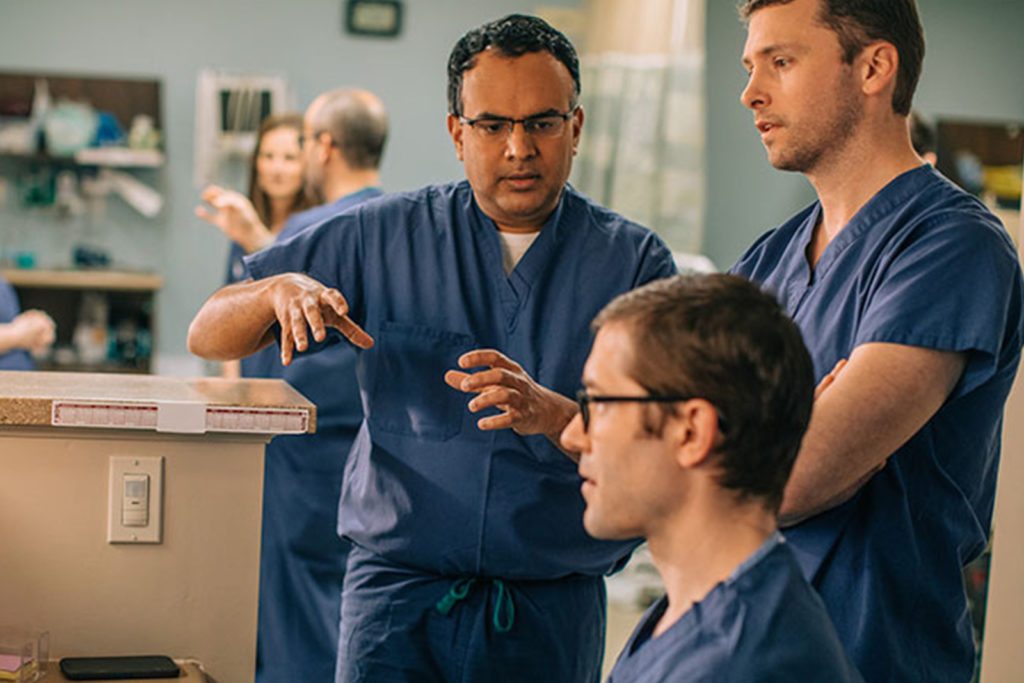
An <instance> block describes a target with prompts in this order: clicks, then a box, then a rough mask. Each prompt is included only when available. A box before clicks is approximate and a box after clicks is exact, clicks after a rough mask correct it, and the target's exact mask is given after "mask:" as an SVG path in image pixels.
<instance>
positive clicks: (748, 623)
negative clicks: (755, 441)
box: [607, 534, 863, 683]
mask: <svg viewBox="0 0 1024 683" xmlns="http://www.w3.org/2000/svg"><path fill="white" fill-rule="evenodd" d="M667 608H668V599H667V598H664V597H663V598H661V599H660V600H659V601H658V602H656V603H654V604H653V605H651V607H650V609H648V610H647V612H646V614H644V616H643V618H642V619H641V620H640V624H639V625H638V626H637V628H636V631H634V632H633V635H632V636H631V637H630V639H629V642H628V643H626V647H625V648H623V650H622V652H621V653H620V654H619V658H618V660H616V662H615V667H614V668H613V669H612V672H611V674H610V675H609V677H608V680H607V683H669V682H670V681H678V682H679V683H683V682H685V683H712V682H714V683H769V682H777V683H794V682H796V681H799V682H800V683H816V682H820V683H859V682H860V681H862V680H863V679H862V678H861V676H860V674H859V673H857V669H856V668H854V666H853V664H852V663H851V662H850V660H849V658H848V657H847V656H846V653H845V652H844V651H843V646H842V645H841V644H840V643H839V638H838V637H837V636H836V633H835V629H833V628H832V623H831V622H830V621H829V618H828V613H826V612H825V606H824V605H823V604H822V603H821V598H819V597H818V596H817V594H816V593H815V592H814V590H813V589H812V588H811V586H810V585H809V584H808V583H807V579H805V578H804V577H803V575H802V574H801V573H800V568H799V567H798V566H797V564H796V560H795V559H794V558H793V554H792V553H791V552H790V550H789V548H788V547H787V546H786V543H784V542H783V541H782V540H781V537H780V536H779V535H778V534H775V535H774V536H772V537H771V538H769V539H768V540H767V541H765V542H764V544H762V545H761V547H760V548H758V550H757V551H755V552H754V554H753V555H751V556H750V557H749V558H747V559H746V560H745V561H744V562H743V564H741V565H740V566H739V567H738V568H737V569H736V571H735V572H733V574H732V576H730V577H729V578H728V579H727V580H725V581H723V582H722V583H719V584H718V585H717V586H715V587H714V588H713V589H711V592H710V593H708V594H707V595H706V596H705V597H704V598H703V599H702V600H701V601H700V602H698V603H696V604H694V605H693V606H692V607H691V608H690V609H689V610H688V611H687V612H686V613H685V614H683V615H682V616H681V617H680V618H679V619H678V620H677V621H676V622H675V623H674V624H672V625H671V626H670V627H669V628H668V630H666V631H665V632H664V633H662V634H661V635H659V636H658V637H656V638H654V637H652V634H653V632H654V628H655V626H657V624H658V621H659V620H660V619H661V617H662V615H663V614H665V610H666V609H667Z"/></svg>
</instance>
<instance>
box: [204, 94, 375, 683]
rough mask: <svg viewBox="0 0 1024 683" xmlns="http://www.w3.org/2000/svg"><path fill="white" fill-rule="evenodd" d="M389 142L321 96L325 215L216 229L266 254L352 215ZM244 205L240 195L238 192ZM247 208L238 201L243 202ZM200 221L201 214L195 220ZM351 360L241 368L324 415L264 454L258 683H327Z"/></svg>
mask: <svg viewBox="0 0 1024 683" xmlns="http://www.w3.org/2000/svg"><path fill="white" fill-rule="evenodd" d="M387 134H388V118H387V112H386V111H385V109H384V105H383V104H382V103H381V102H380V100H379V99H377V97H375V96H374V95H373V94H372V93H369V92H367V91H365V90H355V89H349V88H343V89H338V90H332V91H329V92H326V93H324V94H322V95H320V96H319V97H317V98H316V99H315V100H313V102H312V104H310V105H309V108H308V109H307V110H306V114H305V116H304V119H303V135H302V156H303V162H304V167H305V174H306V183H307V185H308V187H309V189H310V190H312V191H313V193H315V194H316V195H318V196H320V197H321V198H323V199H324V200H325V202H326V203H325V204H322V205H320V206H316V207H314V208H312V209H308V210H306V211H303V212H301V213H297V214H295V215H293V216H292V217H291V218H289V219H288V222H287V223H286V224H285V226H284V228H282V229H281V231H280V232H279V233H278V234H277V235H276V236H275V235H273V234H271V233H270V232H269V230H267V229H266V227H265V226H263V225H262V224H260V223H259V222H258V221H253V220H252V219H251V217H252V216H255V211H252V212H249V211H246V210H245V207H244V206H243V207H240V208H239V207H236V206H235V205H234V203H233V202H230V201H229V202H223V203H222V205H221V206H218V202H217V201H216V199H218V198H217V197H210V198H207V196H206V195H205V194H204V199H206V200H207V201H209V202H210V203H211V204H212V205H213V206H214V209H215V210H217V211H218V213H217V214H214V215H213V216H212V217H213V218H214V220H210V219H209V218H208V219H207V220H210V222H212V223H214V224H215V225H217V226H218V227H220V228H221V229H222V230H223V231H224V232H225V233H226V234H227V235H228V236H229V237H231V238H232V239H233V240H235V241H236V242H239V243H245V244H258V245H260V246H258V247H257V249H255V250H259V249H261V248H264V247H266V246H269V245H270V244H278V243H281V242H285V241H287V240H288V239H290V238H291V237H293V236H295V235H297V234H299V233H301V232H303V231H304V230H306V229H307V228H311V227H312V226H314V225H317V224H319V223H321V222H323V221H325V220H327V219H329V218H332V217H334V216H336V215H338V214H340V213H342V212H344V211H345V210H346V209H349V208H351V207H354V206H357V205H359V204H362V203H363V202H365V201H367V200H369V199H373V198H374V197H378V196H380V195H381V194H382V192H381V190H380V188H379V185H380V175H379V167H380V161H381V156H382V154H383V151H384V143H385V142H386V140H387ZM233 194H236V195H237V194H238V193H233ZM238 197H241V199H242V200H243V201H246V202H248V200H247V199H245V198H244V197H242V196H241V195H238ZM200 216H201V217H204V218H205V216H202V214H200ZM355 360H356V356H355V350H354V349H353V348H352V347H351V346H350V345H349V344H336V345H335V346H334V347H332V348H329V349H325V350H324V351H323V352H321V353H318V354H315V355H309V356H304V357H302V358H296V359H295V360H294V361H292V363H291V364H290V365H288V366H287V367H285V366H283V365H282V364H281V360H280V349H279V348H278V346H277V345H276V344H272V345H271V346H269V347H267V348H265V349H263V350H262V351H260V352H258V353H255V354H253V355H251V356H249V357H247V358H243V359H242V376H243V377H278V378H281V379H284V380H286V381H287V382H288V383H289V384H291V385H292V386H294V387H295V388H296V389H298V390H299V391H300V392H302V394H303V395H305V396H306V397H307V398H308V399H309V400H310V401H312V402H313V403H315V404H316V407H317V431H316V433H315V434H306V435H301V436H281V437H277V438H275V439H274V440H273V441H271V442H270V443H269V444H268V445H267V451H266V467H265V475H264V485H263V534H262V546H261V550H260V599H259V627H258V636H257V648H256V660H257V664H256V681H257V682H258V683H275V682H279V681H308V682H309V683H317V682H318V681H332V680H333V679H334V667H335V658H336V653H337V646H338V622H339V619H340V614H341V588H342V582H343V580H344V577H345V564H346V562H347V559H348V551H349V543H348V542H347V541H344V540H342V539H341V538H340V537H339V536H338V533H337V526H338V498H339V495H340V492H341V478H342V472H343V471H344V468H345V460H346V458H345V455H346V454H347V453H348V451H349V449H350V448H351V446H352V442H353V440H354V439H355V435H356V433H357V432H358V431H359V426H360V424H361V423H362V419H363V411H362V405H361V402H360V398H359V384H358V382H357V380H356V376H355Z"/></svg>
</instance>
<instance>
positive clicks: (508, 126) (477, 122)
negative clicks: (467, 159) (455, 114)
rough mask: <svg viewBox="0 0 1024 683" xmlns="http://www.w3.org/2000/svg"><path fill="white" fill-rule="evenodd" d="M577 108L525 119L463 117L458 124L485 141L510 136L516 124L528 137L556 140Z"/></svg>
mask: <svg viewBox="0 0 1024 683" xmlns="http://www.w3.org/2000/svg"><path fill="white" fill-rule="evenodd" d="M577 109H579V106H578V105H577V106H575V107H573V108H572V109H570V110H569V111H567V112H566V113H564V114H562V113H558V112H553V113H550V114H537V115H536V116H527V117H526V118H525V119H510V118H507V117H504V116H479V117H477V118H475V119H468V118H466V117H465V116H460V117H459V123H461V124H463V125H465V126H469V127H470V128H472V129H473V132H474V133H476V134H477V135H479V136H480V137H482V138H484V139H485V140H501V139H504V138H507V137H508V136H510V135H512V131H513V130H514V129H515V126H516V124H517V123H518V124H520V125H521V126H522V127H523V131H524V132H525V133H526V134H527V135H530V136H535V137H539V138H556V137H558V136H559V135H561V134H562V133H564V132H565V122H566V121H568V120H569V119H570V118H572V115H573V114H575V113H576V110H577Z"/></svg>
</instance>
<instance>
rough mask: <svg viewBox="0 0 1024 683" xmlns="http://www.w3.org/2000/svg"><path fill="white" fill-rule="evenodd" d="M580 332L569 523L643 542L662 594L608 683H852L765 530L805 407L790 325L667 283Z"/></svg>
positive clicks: (808, 387) (765, 309) (745, 287)
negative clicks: (579, 497)
mask: <svg viewBox="0 0 1024 683" xmlns="http://www.w3.org/2000/svg"><path fill="white" fill-rule="evenodd" d="M594 328H595V329H596V330H597V336H596V338H595V339H594V345H593V348H592V349H591V351H590V357H589V358H588V359H587V362H586V365H585V366H584V369H583V386H584V389H583V390H582V391H581V392H580V393H579V395H578V400H579V404H580V411H579V414H578V415H577V416H576V417H575V418H573V420H572V422H570V423H569V425H568V426H567V427H566V428H565V431H564V432H563V433H562V443H563V444H564V446H565V447H566V448H567V449H570V450H572V451H577V452H579V453H580V459H579V473H580V476H581V477H583V486H582V491H583V497H584V499H585V500H586V511H585V512H584V515H583V525H584V526H585V527H586V530H587V532H588V533H590V534H591V535H592V536H594V537H595V538H602V539H628V538H636V537H644V538H646V539H647V542H648V544H649V546H650V550H651V556H652V558H653V559H654V564H655V566H656V567H657V569H658V572H659V573H660V574H661V577H662V581H663V583H664V585H665V589H666V593H667V595H666V596H665V597H663V598H661V599H660V600H658V601H657V602H655V603H654V604H653V605H652V606H651V608H650V609H649V610H648V611H647V613H646V614H645V615H644V617H643V619H641V621H640V623H639V625H638V626H637V629H636V631H635V632H634V633H633V636H632V638H630V640H629V642H628V643H627V645H626V647H625V649H623V651H622V653H621V654H620V655H619V658H618V661H617V662H616V664H615V668H614V669H613V670H612V672H611V676H610V677H609V679H608V680H609V681H611V682H613V683H623V682H627V681H628V682H640V681H643V682H644V683H655V682H661V681H744V682H747V681H750V682H753V681H769V680H770V681H807V682H813V681H821V682H822V683H824V682H826V681H827V682H828V683H841V682H843V681H860V680H861V677H860V675H859V674H858V673H857V670H856V669H855V668H854V667H853V665H852V664H851V663H850V661H849V660H848V659H847V657H846V655H845V653H844V652H843V647H842V645H841V644H840V643H839V638H838V636H836V633H835V630H834V628H833V627H832V624H831V622H830V621H829V617H828V614H827V613H826V612H825V607H824V605H823V604H822V602H821V599H820V598H819V597H818V596H817V595H816V594H815V593H814V590H813V589H812V588H811V586H810V584H808V583H807V580H806V579H805V578H804V577H803V575H802V574H801V573H800V568H799V566H798V565H797V563H796V559H795V558H794V557H793V554H792V552H791V551H790V550H789V548H788V546H787V545H786V543H785V542H784V541H783V539H782V537H781V536H780V535H779V533H778V531H777V514H778V509H779V504H780V502H781V501H782V492H783V488H784V486H785V484H786V479H787V478H788V476H789V472H790V469H791V468H792V465H793V461H794V460H795V458H796V454H797V451H798V450H799V447H800V440H801V438H802V437H803V434H804V431H805V430H806V428H807V424H808V422H809V420H810V415H811V403H812V397H813V394H814V376H813V367H812V365H811V359H810V356H809V355H808V353H807V350H806V349H805V348H804V345H803V341H802V339H801V336H800V331H799V330H798V329H797V327H796V325H795V324H793V322H792V321H791V320H790V319H789V318H788V317H787V316H786V314H785V313H784V312H783V310H782V308H781V307H780V306H779V304H778V303H777V302H776V301H775V300H774V298H772V297H771V296H770V295H768V294H765V293H763V292H761V291H760V290H759V289H758V287H757V286H755V285H754V284H752V283H751V282H749V281H748V280H746V279H744V278H741V277H737V276H734V275H699V276H682V275H680V276H676V277H674V278H669V279H664V280H659V281H657V282H653V283H650V284H648V285H645V286H643V287H640V288H638V289H635V290H633V291H631V292H628V293H626V294H623V295H621V296H619V297H617V298H615V299H614V300H613V301H612V302H611V303H610V304H608V306H607V307H605V308H604V310H602V311H601V313H600V314H599V315H598V316H597V318H596V319H595V320H594Z"/></svg>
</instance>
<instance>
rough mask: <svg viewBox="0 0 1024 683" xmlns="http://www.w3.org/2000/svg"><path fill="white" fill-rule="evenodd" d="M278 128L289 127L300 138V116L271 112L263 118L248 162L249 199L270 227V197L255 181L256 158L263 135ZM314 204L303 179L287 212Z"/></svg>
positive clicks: (292, 113) (303, 208) (291, 113)
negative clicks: (300, 187)
mask: <svg viewBox="0 0 1024 683" xmlns="http://www.w3.org/2000/svg"><path fill="white" fill-rule="evenodd" d="M278 128H291V129H292V130H294V131H295V133H296V134H297V135H298V136H299V137H300V139H301V137H302V116H301V115H300V114H296V113H294V112H287V113H284V114H271V115H270V116H268V117H267V118H265V119H263V123H261V124H260V130H259V134H258V135H257V136H256V148H255V149H253V151H252V161H251V163H250V164H249V201H251V202H252V205H253V207H254V208H255V209H256V215H257V216H259V217H260V220H261V221H262V222H263V225H265V226H267V227H268V228H269V227H270V197H269V196H268V195H267V193H266V192H264V191H263V190H262V189H260V185H259V182H257V178H256V160H257V159H259V157H260V147H261V146H262V145H263V138H264V136H265V135H266V134H267V133H269V132H270V131H272V130H277V129H278ZM315 204H316V202H315V201H314V197H313V196H312V194H311V193H310V192H309V190H308V189H307V188H306V186H305V181H303V185H302V189H301V190H299V192H298V194H296V195H295V201H294V202H292V205H291V207H290V208H289V210H288V213H289V214H293V213H298V212H299V211H305V210H306V209H308V208H310V207H311V206H314V205H315Z"/></svg>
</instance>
